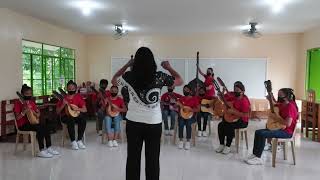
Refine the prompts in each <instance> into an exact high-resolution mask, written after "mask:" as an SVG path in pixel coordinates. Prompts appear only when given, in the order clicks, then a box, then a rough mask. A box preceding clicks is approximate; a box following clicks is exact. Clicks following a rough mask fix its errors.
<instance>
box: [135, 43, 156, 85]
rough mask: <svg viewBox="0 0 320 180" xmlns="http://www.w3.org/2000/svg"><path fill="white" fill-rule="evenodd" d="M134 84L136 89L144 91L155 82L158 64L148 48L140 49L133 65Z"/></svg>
mask: <svg viewBox="0 0 320 180" xmlns="http://www.w3.org/2000/svg"><path fill="white" fill-rule="evenodd" d="M131 71H132V75H133V79H134V80H133V84H132V86H133V87H134V88H136V89H144V88H145V87H146V86H148V85H149V84H151V83H152V82H153V81H154V78H155V75H156V71H157V64H156V62H155V60H154V56H153V53H152V51H151V50H150V49H149V48H147V47H140V48H139V49H138V50H137V52H136V54H135V56H134V62H133V65H132V70H131Z"/></svg>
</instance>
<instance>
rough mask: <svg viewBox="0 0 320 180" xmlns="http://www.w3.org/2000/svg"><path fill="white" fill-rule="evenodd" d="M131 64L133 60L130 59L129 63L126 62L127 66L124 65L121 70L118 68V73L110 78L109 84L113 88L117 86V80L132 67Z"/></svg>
mask: <svg viewBox="0 0 320 180" xmlns="http://www.w3.org/2000/svg"><path fill="white" fill-rule="evenodd" d="M132 64H133V60H132V59H131V60H130V61H128V62H127V64H125V65H124V66H123V67H122V68H120V69H119V70H118V72H117V73H116V74H115V75H114V76H113V77H112V80H111V83H112V84H113V85H115V86H118V82H117V80H118V78H119V77H121V76H122V75H123V74H124V73H125V72H126V70H127V69H128V68H129V67H130V66H132Z"/></svg>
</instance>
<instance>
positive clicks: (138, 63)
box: [112, 47, 183, 180]
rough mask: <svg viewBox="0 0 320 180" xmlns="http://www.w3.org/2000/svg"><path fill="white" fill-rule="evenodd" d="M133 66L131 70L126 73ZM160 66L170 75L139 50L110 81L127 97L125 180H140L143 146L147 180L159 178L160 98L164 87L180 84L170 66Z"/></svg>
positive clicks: (147, 49)
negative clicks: (127, 94)
mask: <svg viewBox="0 0 320 180" xmlns="http://www.w3.org/2000/svg"><path fill="white" fill-rule="evenodd" d="M130 66H132V70H131V71H128V72H126V70H127V69H128V68H129V67H130ZM161 66H162V67H163V68H164V69H165V70H167V71H169V73H170V74H171V76H170V75H167V74H165V73H163V72H161V71H157V65H156V62H155V60H154V56H153V53H152V52H151V50H150V49H149V48H146V47H141V48H139V49H138V51H137V52H136V54H135V58H134V59H133V60H130V61H129V62H128V63H127V64H126V65H124V66H123V67H122V68H121V69H120V70H119V71H118V72H117V73H116V74H115V75H114V77H113V78H112V83H113V85H120V86H127V87H128V91H129V94H130V100H131V101H130V102H129V104H128V113H127V119H128V121H127V126H126V129H127V132H126V133H127V141H128V147H127V166H126V179H127V180H139V179H140V168H141V150H142V144H143V142H144V144H145V156H146V157H145V159H146V180H158V179H159V175H160V167H159V166H160V164H159V156H160V139H161V134H162V115H161V108H160V95H161V89H162V87H163V86H173V85H174V86H181V85H182V84H183V80H182V78H181V77H180V75H179V74H178V73H177V72H176V71H175V70H174V69H173V68H172V67H171V66H170V64H169V62H167V61H165V62H162V64H161Z"/></svg>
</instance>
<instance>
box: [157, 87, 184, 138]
mask: <svg viewBox="0 0 320 180" xmlns="http://www.w3.org/2000/svg"><path fill="white" fill-rule="evenodd" d="M173 91H174V86H170V87H168V92H166V93H164V94H163V95H162V96H161V111H162V121H163V122H164V129H165V135H167V136H168V135H172V134H173V132H172V131H173V129H174V125H175V121H176V117H177V114H178V113H177V111H178V110H177V107H176V106H177V101H178V100H179V98H181V97H182V95H180V94H178V93H175V92H173ZM168 116H170V120H171V125H170V131H169V125H168Z"/></svg>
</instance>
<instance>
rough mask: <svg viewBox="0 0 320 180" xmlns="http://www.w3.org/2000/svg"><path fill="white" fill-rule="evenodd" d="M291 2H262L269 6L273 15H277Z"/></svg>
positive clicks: (290, 0) (276, 0)
mask: <svg viewBox="0 0 320 180" xmlns="http://www.w3.org/2000/svg"><path fill="white" fill-rule="evenodd" d="M292 1H293V0H264V4H266V5H268V6H270V8H271V10H272V12H273V13H274V14H278V13H280V12H281V11H283V9H284V8H285V6H287V5H288V4H290V3H291V2H292Z"/></svg>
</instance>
